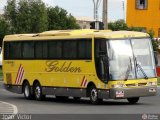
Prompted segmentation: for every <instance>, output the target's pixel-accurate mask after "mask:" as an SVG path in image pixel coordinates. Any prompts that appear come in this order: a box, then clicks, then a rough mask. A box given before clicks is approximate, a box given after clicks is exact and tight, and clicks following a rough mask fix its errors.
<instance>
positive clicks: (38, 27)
mask: <svg viewBox="0 0 160 120" xmlns="http://www.w3.org/2000/svg"><path fill="white" fill-rule="evenodd" d="M29 4H30V13H31V15H30V19H31V31H30V32H32V33H33V32H42V31H46V30H47V29H48V16H47V8H46V6H45V4H44V3H43V2H42V0H32V1H30V2H29Z"/></svg>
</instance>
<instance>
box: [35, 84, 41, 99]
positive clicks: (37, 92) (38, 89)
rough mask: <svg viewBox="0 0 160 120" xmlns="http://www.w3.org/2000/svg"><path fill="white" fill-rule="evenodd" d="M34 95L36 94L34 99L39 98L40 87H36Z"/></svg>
mask: <svg viewBox="0 0 160 120" xmlns="http://www.w3.org/2000/svg"><path fill="white" fill-rule="evenodd" d="M35 93H36V97H37V98H40V94H41V90H40V87H39V86H37V87H36V89H35Z"/></svg>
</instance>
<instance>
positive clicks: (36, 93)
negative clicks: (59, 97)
mask: <svg viewBox="0 0 160 120" xmlns="http://www.w3.org/2000/svg"><path fill="white" fill-rule="evenodd" d="M33 88H34V91H33V92H34V97H35V99H36V100H38V101H42V100H44V99H45V95H43V94H42V87H41V85H40V83H38V82H37V83H36V84H35V85H34V87H33Z"/></svg>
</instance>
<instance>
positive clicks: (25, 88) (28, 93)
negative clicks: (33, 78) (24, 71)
mask: <svg viewBox="0 0 160 120" xmlns="http://www.w3.org/2000/svg"><path fill="white" fill-rule="evenodd" d="M23 93H24V97H25V98H26V99H28V100H30V99H32V98H33V95H32V94H31V87H30V85H29V83H28V82H25V83H24V85H23Z"/></svg>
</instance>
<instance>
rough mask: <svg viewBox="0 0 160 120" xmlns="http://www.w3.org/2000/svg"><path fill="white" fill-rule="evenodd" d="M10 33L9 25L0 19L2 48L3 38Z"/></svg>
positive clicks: (0, 43) (0, 44)
mask: <svg viewBox="0 0 160 120" xmlns="http://www.w3.org/2000/svg"><path fill="white" fill-rule="evenodd" d="M9 33H10V25H9V23H8V22H6V20H5V19H4V18H3V17H0V46H2V41H3V38H4V36H5V35H6V34H9Z"/></svg>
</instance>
